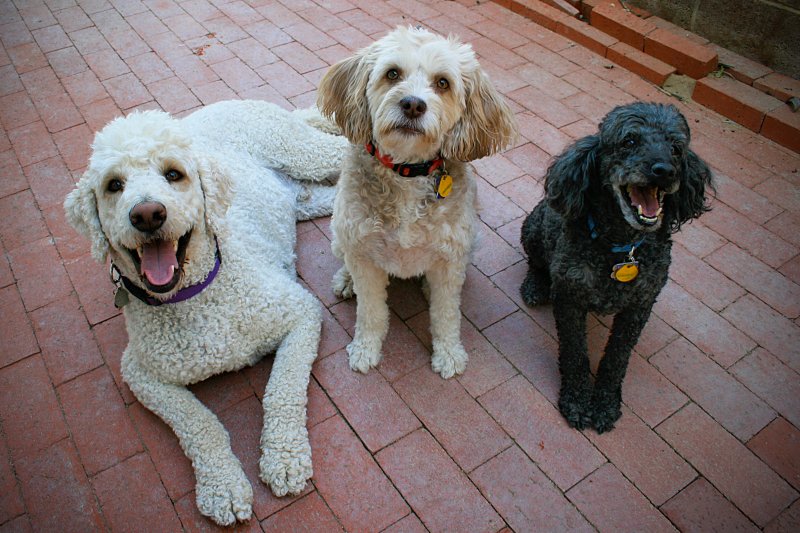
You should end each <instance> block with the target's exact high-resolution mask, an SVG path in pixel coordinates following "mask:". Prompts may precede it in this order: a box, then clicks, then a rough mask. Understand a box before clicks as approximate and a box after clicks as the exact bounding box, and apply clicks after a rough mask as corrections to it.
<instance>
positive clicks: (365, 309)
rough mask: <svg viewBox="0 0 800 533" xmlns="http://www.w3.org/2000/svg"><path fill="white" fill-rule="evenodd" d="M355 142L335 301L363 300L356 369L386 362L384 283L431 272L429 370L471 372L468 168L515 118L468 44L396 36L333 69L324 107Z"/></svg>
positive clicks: (472, 227)
mask: <svg viewBox="0 0 800 533" xmlns="http://www.w3.org/2000/svg"><path fill="white" fill-rule="evenodd" d="M317 104H318V106H319V108H320V109H321V110H322V112H323V114H325V115H327V116H329V117H332V118H333V119H334V120H335V121H336V123H337V124H338V125H339V127H341V129H342V131H343V132H344V134H345V136H347V138H348V139H349V140H350V141H351V142H352V143H353V145H352V146H351V148H350V153H349V155H348V156H347V157H346V159H345V162H344V165H343V167H342V173H341V177H340V181H339V184H338V190H337V193H336V200H335V201H334V208H333V219H332V228H333V233H334V238H333V244H332V247H333V252H334V254H336V256H337V257H339V258H341V259H342V260H343V261H344V266H343V267H342V268H341V269H340V270H339V272H337V273H336V275H335V277H334V282H333V286H334V291H335V292H336V294H337V295H340V296H344V297H350V296H352V295H353V292H355V294H356V295H358V308H357V313H356V331H355V337H354V339H353V341H352V342H351V343H350V345H349V346H348V347H347V351H348V354H349V360H350V367H351V368H352V369H354V370H358V371H360V372H366V371H368V370H369V368H370V367H374V366H375V365H377V364H378V362H379V361H380V359H381V345H382V343H383V339H384V337H385V336H386V333H387V330H388V327H389V310H388V307H387V304H386V287H387V285H388V281H389V275H392V276H396V277H400V278H410V277H415V276H420V275H424V276H425V280H426V281H427V287H426V294H427V295H428V300H429V302H430V316H431V333H432V336H433V357H432V361H431V363H432V366H433V369H434V370H435V371H436V372H439V373H440V374H441V375H442V377H444V378H449V377H452V376H453V375H455V374H460V373H461V372H463V371H464V369H465V368H466V364H467V358H468V357H467V353H466V351H465V350H464V348H463V346H462V345H461V338H460V324H461V313H460V310H459V306H460V301H461V287H462V285H463V282H464V277H465V271H466V267H467V264H468V262H469V257H470V250H471V248H472V244H473V241H474V238H475V234H476V222H477V214H476V207H475V199H476V184H475V178H474V176H473V174H472V170H471V169H470V167H469V165H467V164H465V163H464V162H465V161H471V160H473V159H478V158H481V157H484V156H487V155H490V154H492V153H494V152H497V151H498V150H500V149H502V148H503V147H505V146H506V145H507V144H509V143H510V142H511V141H512V140H513V138H514V137H515V136H516V130H517V128H516V124H515V120H514V116H513V114H512V113H511V111H510V110H509V109H508V107H507V106H506V104H505V102H504V101H503V99H502V97H501V96H500V95H499V94H498V93H497V92H496V91H495V89H494V88H493V87H492V85H491V83H490V81H489V79H488V78H487V76H486V74H484V73H483V71H482V70H481V68H480V65H479V64H478V61H477V60H476V59H475V55H474V53H473V51H472V49H471V47H470V46H468V45H465V44H461V43H459V42H458V41H457V40H455V39H454V38H448V39H445V38H443V37H440V36H438V35H435V34H433V33H430V32H429V31H426V30H424V29H421V28H417V29H411V28H398V29H396V30H394V31H392V32H391V33H389V34H388V35H387V36H385V37H383V38H382V39H380V40H379V41H377V42H375V43H373V44H372V45H371V46H368V47H367V48H365V49H363V50H361V51H359V52H358V53H357V54H356V55H355V56H353V57H351V58H348V59H345V60H343V61H341V62H339V63H337V64H336V65H334V66H333V67H331V69H330V70H329V71H328V72H327V73H326V75H325V77H324V78H323V79H322V82H321V83H320V87H319V97H318V100H317Z"/></svg>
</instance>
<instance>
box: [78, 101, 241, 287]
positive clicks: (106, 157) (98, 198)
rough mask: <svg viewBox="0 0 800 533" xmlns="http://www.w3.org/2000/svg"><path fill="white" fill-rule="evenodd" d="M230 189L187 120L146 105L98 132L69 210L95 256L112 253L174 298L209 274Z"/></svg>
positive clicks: (139, 279) (124, 269)
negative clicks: (196, 144) (200, 149)
mask: <svg viewBox="0 0 800 533" xmlns="http://www.w3.org/2000/svg"><path fill="white" fill-rule="evenodd" d="M229 195H230V183H229V182H228V180H227V178H225V177H223V176H221V175H220V174H219V173H218V172H216V170H215V168H214V165H213V162H212V161H210V160H208V159H207V158H206V157H204V156H202V155H201V154H198V153H197V152H196V151H195V150H193V147H192V141H191V139H190V138H189V136H188V135H186V133H185V132H184V131H183V129H182V128H181V126H180V121H178V120H176V119H173V118H171V117H170V116H169V115H168V114H167V113H163V112H161V111H145V112H141V113H139V112H137V113H133V114H131V115H129V116H128V117H125V118H117V119H115V120H113V121H112V122H110V123H109V124H108V125H106V126H105V127H104V128H103V129H102V130H101V131H100V132H98V133H97V135H96V136H95V139H94V142H93V143H92V155H91V157H90V159H89V166H88V168H87V170H86V172H85V173H84V175H83V177H82V178H81V180H80V181H79V182H78V185H77V187H76V188H75V190H73V191H72V192H71V193H70V194H69V195H68V196H67V198H66V201H65V202H64V208H65V209H66V212H67V219H68V220H69V222H70V224H72V226H73V227H75V229H77V230H78V231H79V232H81V233H82V234H84V235H85V236H87V237H88V238H89V239H90V240H91V241H92V255H93V256H94V258H95V259H97V260H98V261H105V260H106V257H107V255H108V254H110V255H111V258H112V260H113V261H114V264H115V265H116V266H117V268H118V269H119V270H120V271H121V273H122V274H123V275H124V276H125V277H127V278H128V279H130V280H131V281H133V282H134V283H136V284H137V285H139V286H140V287H142V288H144V289H145V290H147V291H148V292H149V293H150V294H152V295H153V296H155V297H157V298H161V299H166V298H168V297H169V296H171V295H172V294H174V293H175V292H176V291H178V290H179V289H180V288H181V287H182V286H185V285H189V284H192V283H196V282H198V281H201V280H202V279H203V277H204V275H205V274H206V273H207V272H208V270H207V266H206V265H205V263H208V255H209V242H211V243H213V235H214V234H216V233H217V232H218V231H221V227H220V226H221V221H222V219H223V217H224V214H225V212H226V210H227V206H228V204H229V201H230V198H229ZM211 257H212V258H213V249H212V250H211ZM204 268H205V269H206V270H205V271H203V269H204ZM198 278H199V279H198Z"/></svg>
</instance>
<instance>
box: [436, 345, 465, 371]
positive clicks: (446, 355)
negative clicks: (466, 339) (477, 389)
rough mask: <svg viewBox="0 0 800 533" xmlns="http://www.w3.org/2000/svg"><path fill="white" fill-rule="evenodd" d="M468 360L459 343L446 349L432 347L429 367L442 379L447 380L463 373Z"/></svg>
mask: <svg viewBox="0 0 800 533" xmlns="http://www.w3.org/2000/svg"><path fill="white" fill-rule="evenodd" d="M468 359H469V356H468V355H467V352H466V350H464V347H463V346H461V343H456V344H455V345H452V346H447V347H444V346H441V345H439V346H436V345H434V347H433V357H432V358H431V367H432V368H433V371H434V372H438V373H439V374H441V376H442V377H443V378H444V379H449V378H452V377H453V376H455V375H456V374H463V373H464V370H466V369H467V360H468Z"/></svg>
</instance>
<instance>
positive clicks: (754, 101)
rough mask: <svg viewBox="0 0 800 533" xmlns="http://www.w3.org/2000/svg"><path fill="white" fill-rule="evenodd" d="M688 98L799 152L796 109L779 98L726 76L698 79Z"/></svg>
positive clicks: (799, 137)
mask: <svg viewBox="0 0 800 533" xmlns="http://www.w3.org/2000/svg"><path fill="white" fill-rule="evenodd" d="M692 98H693V99H694V101H695V102H697V103H698V104H701V105H704V106H706V107H707V108H709V109H713V110H714V111H716V112H717V113H719V114H720V115H723V116H726V117H728V118H729V119H731V120H733V121H735V122H737V123H739V124H741V125H742V126H745V127H746V128H749V129H751V130H753V131H755V132H758V133H760V134H761V135H763V136H764V137H766V138H768V139H771V140H773V141H775V142H776V143H778V144H780V145H782V146H785V147H786V148H789V149H790V150H794V151H795V152H800V113H794V112H792V110H791V108H790V107H789V106H788V105H786V104H785V103H784V102H782V101H781V100H778V99H777V98H775V97H773V96H770V95H768V94H766V93H763V92H761V91H760V90H758V89H756V88H755V87H751V86H750V85H747V84H745V83H742V82H740V81H738V80H736V79H735V78H732V77H727V76H722V77H719V78H716V77H712V76H709V77H706V78H703V79H701V80H698V81H697V84H696V85H695V88H694V94H692Z"/></svg>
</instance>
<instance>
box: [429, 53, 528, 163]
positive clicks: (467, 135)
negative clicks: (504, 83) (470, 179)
mask: <svg viewBox="0 0 800 533" xmlns="http://www.w3.org/2000/svg"><path fill="white" fill-rule="evenodd" d="M464 85H465V91H466V109H465V110H464V115H463V116H462V117H461V119H460V120H459V121H458V122H457V123H456V125H455V127H454V128H453V129H452V130H451V131H450V133H449V134H448V136H447V139H446V140H445V143H444V146H443V147H442V155H444V156H445V157H449V158H452V159H458V160H459V161H473V160H475V159H480V158H481V157H485V156H487V155H492V154H494V153H495V152H499V151H500V150H502V149H503V148H505V147H506V146H508V145H510V144H511V143H513V142H514V141H515V140H516V137H517V120H516V118H515V117H514V114H513V113H512V112H511V110H510V109H509V108H508V105H507V104H506V102H505V100H504V99H503V97H502V96H501V95H500V93H498V92H497V90H496V89H495V88H494V86H493V85H492V82H491V81H490V80H489V77H488V76H487V75H486V74H485V73H484V72H483V70H481V69H480V68H478V69H476V70H475V71H474V72H473V73H472V74H471V75H470V76H468V77H467V78H466V79H465V83H464Z"/></svg>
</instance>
